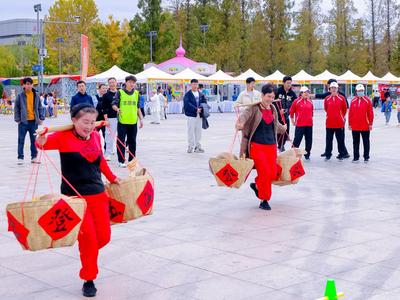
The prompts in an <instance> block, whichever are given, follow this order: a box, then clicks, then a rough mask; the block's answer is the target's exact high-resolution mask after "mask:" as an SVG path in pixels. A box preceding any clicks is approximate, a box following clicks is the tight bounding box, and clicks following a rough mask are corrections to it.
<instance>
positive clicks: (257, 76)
mask: <svg viewBox="0 0 400 300" xmlns="http://www.w3.org/2000/svg"><path fill="white" fill-rule="evenodd" d="M249 77H253V78H254V79H255V80H256V81H265V79H264V77H262V76H261V75H260V74H257V73H256V72H254V71H253V70H252V69H248V70H247V71H246V72H244V73H242V74H240V75H239V76H236V77H235V80H236V81H246V79H247V78H249Z"/></svg>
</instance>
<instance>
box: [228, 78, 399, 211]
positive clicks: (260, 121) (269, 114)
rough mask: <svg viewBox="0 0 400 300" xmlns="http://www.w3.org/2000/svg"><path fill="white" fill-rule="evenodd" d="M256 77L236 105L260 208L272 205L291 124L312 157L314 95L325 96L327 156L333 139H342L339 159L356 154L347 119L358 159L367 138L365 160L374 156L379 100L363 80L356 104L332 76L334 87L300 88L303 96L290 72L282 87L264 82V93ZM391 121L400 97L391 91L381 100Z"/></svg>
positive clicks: (243, 148) (296, 143)
mask: <svg viewBox="0 0 400 300" xmlns="http://www.w3.org/2000/svg"><path fill="white" fill-rule="evenodd" d="M254 84H255V80H254V78H247V80H246V89H245V90H244V91H243V92H242V93H241V94H240V95H239V96H238V100H237V102H236V104H235V106H236V108H237V109H238V110H239V111H240V116H239V118H238V120H237V123H236V129H237V130H241V131H242V145H241V151H240V154H241V155H242V154H245V155H246V157H249V158H252V159H253V160H254V164H255V168H256V170H257V177H256V178H255V182H254V183H251V184H250V187H251V189H253V191H254V192H255V195H256V196H257V198H259V199H260V201H261V202H260V208H261V209H265V210H270V209H271V207H270V205H269V203H268V201H269V200H270V199H271V184H272V182H273V181H274V180H276V179H277V178H276V176H277V173H276V169H277V159H276V155H277V152H278V151H280V152H283V151H285V143H286V142H287V141H288V140H290V136H289V130H290V124H292V125H293V126H295V133H294V139H293V141H292V142H291V143H292V146H293V147H295V148H299V147H300V144H301V141H302V139H303V137H304V139H305V154H304V158H305V160H310V156H311V149H312V143H313V116H314V105H313V102H312V100H311V99H312V98H322V99H324V110H325V113H326V120H325V151H324V152H323V153H322V154H321V157H323V158H324V159H325V161H329V160H330V159H331V157H332V150H333V138H334V137H335V138H336V141H337V149H338V155H337V156H336V158H337V159H338V160H339V161H343V160H345V159H348V158H350V154H349V152H348V151H347V148H346V145H345V131H346V123H347V126H348V129H349V130H350V131H351V134H352V139H353V160H352V162H353V163H358V162H359V160H360V140H361V139H362V142H363V149H364V152H363V159H364V162H365V163H368V162H369V160H370V132H371V130H372V128H373V124H374V111H373V109H374V108H373V100H371V99H370V98H369V97H368V96H367V95H366V89H365V86H364V85H362V84H357V86H356V87H355V92H356V93H355V96H354V98H353V99H351V101H350V103H349V102H348V101H347V98H346V96H345V95H344V94H343V93H341V92H340V91H339V84H338V83H337V81H336V80H335V79H331V80H329V81H328V92H326V93H324V94H311V93H310V90H309V89H308V87H306V86H302V87H301V88H300V93H299V95H298V96H297V95H296V93H295V92H294V91H293V90H292V78H291V77H289V76H285V77H284V78H283V85H282V86H281V87H280V88H279V89H278V90H276V89H275V87H274V86H273V85H272V84H266V85H264V86H263V87H262V90H261V93H259V92H258V91H256V90H255V89H254ZM381 103H382V109H381V111H382V112H383V113H384V114H385V120H386V125H388V123H389V121H390V115H391V111H392V109H393V108H394V106H395V101H393V100H392V99H391V95H390V93H388V92H385V93H384V98H383V99H381ZM396 107H397V111H398V113H397V116H398V118H399V120H398V121H399V124H400V100H398V101H397V106H396Z"/></svg>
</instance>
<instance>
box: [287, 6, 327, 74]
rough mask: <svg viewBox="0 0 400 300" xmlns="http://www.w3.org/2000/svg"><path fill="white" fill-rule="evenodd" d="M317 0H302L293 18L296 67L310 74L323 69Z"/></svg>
mask: <svg viewBox="0 0 400 300" xmlns="http://www.w3.org/2000/svg"><path fill="white" fill-rule="evenodd" d="M318 2H319V1H318V0H303V2H302V3H301V10H300V11H299V13H298V14H297V16H296V18H295V35H294V43H293V45H294V47H293V56H295V57H296V58H297V59H296V60H297V64H296V67H297V68H298V69H303V70H305V71H306V72H308V73H310V74H313V73H315V74H317V73H320V72H322V71H323V68H324V65H325V64H324V55H323V52H322V50H323V41H322V38H321V37H320V32H318V28H319V27H320V25H321V24H320V20H321V14H320V7H319V5H318Z"/></svg>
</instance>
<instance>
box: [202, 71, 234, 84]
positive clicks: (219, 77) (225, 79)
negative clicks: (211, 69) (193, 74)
mask: <svg viewBox="0 0 400 300" xmlns="http://www.w3.org/2000/svg"><path fill="white" fill-rule="evenodd" d="M207 78H208V79H209V80H212V81H216V82H217V83H218V84H222V83H229V82H234V81H235V78H233V77H232V76H231V75H229V74H226V73H225V72H224V71H222V70H219V71H218V72H216V73H214V74H212V75H210V76H208V77H207Z"/></svg>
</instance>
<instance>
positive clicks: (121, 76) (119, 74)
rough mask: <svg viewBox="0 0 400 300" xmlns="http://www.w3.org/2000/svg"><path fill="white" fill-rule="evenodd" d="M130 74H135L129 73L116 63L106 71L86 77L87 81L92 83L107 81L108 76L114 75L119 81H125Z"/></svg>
mask: <svg viewBox="0 0 400 300" xmlns="http://www.w3.org/2000/svg"><path fill="white" fill-rule="evenodd" d="M129 75H133V74H131V73H128V72H126V71H124V70H122V69H121V68H119V67H118V66H116V65H114V66H112V67H111V68H110V69H108V70H107V71H105V72H103V73H100V74H97V75H95V76H91V77H88V78H87V79H86V82H87V83H91V82H102V83H104V82H107V80H108V78H110V77H114V78H115V79H117V81H118V82H123V81H125V77H126V76H129Z"/></svg>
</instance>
